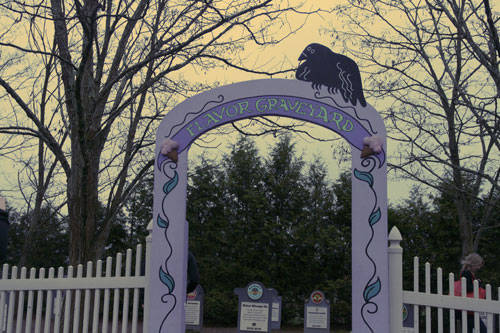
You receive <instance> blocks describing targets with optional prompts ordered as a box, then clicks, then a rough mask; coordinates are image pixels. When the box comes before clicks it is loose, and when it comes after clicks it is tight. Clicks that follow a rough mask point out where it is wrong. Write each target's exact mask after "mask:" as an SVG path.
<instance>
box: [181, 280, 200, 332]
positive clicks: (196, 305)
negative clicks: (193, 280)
mask: <svg viewBox="0 0 500 333" xmlns="http://www.w3.org/2000/svg"><path fill="white" fill-rule="evenodd" d="M204 295H205V293H204V291H203V288H202V287H201V286H200V285H197V286H196V289H195V290H193V291H192V292H190V293H189V294H187V295H186V303H184V311H185V323H186V329H187V330H191V331H198V332H200V331H201V328H202V327H203V298H204Z"/></svg>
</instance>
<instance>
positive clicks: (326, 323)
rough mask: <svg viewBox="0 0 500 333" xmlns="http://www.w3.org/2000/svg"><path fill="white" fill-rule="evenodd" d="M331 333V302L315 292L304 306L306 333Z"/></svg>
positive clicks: (317, 291)
mask: <svg viewBox="0 0 500 333" xmlns="http://www.w3.org/2000/svg"><path fill="white" fill-rule="evenodd" d="M323 332H325V333H329V332H330V302H329V301H328V300H327V299H326V298H325V294H323V292H321V291H319V290H315V291H313V292H312V293H311V296H309V299H307V300H306V302H305V305H304V333H323Z"/></svg>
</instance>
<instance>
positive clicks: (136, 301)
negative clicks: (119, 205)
mask: <svg viewBox="0 0 500 333" xmlns="http://www.w3.org/2000/svg"><path fill="white" fill-rule="evenodd" d="M401 240H402V238H401V234H400V233H399V231H398V230H397V228H393V230H392V231H391V233H390V234H389V279H390V300H391V302H390V303H391V305H390V306H391V309H390V313H391V318H390V320H391V333H401V332H420V331H421V330H420V327H419V320H418V319H419V318H421V317H425V332H426V333H430V332H438V333H442V332H444V329H445V328H447V330H448V329H449V332H450V333H460V332H462V333H466V332H467V330H466V329H467V323H466V322H463V323H461V329H460V330H458V327H456V325H455V324H456V321H455V310H461V313H462V318H463V320H464V321H466V320H467V315H466V314H467V311H474V312H475V315H474V322H475V326H476V327H479V320H481V318H480V314H481V313H484V314H485V316H484V322H485V324H486V326H487V330H488V333H492V332H495V333H498V332H499V331H498V330H496V331H494V330H493V329H494V314H499V313H500V301H499V300H498V295H499V294H500V288H498V291H497V300H493V296H492V288H491V286H490V285H487V286H486V299H478V298H477V297H476V298H467V297H456V296H453V295H454V290H453V287H454V276H453V274H449V275H448V279H447V280H446V281H444V280H443V273H442V270H441V268H437V270H436V271H437V274H436V275H437V281H436V282H435V284H434V286H435V290H436V292H434V293H432V292H431V289H432V288H431V287H432V285H431V265H430V264H429V263H425V283H424V284H425V290H424V291H420V290H419V276H420V268H419V267H420V265H419V259H418V258H415V259H414V278H413V286H414V287H413V290H412V291H406V290H403V249H402V248H401V246H400V242H401ZM150 249H151V236H149V237H148V238H147V242H146V253H145V256H144V257H145V260H143V258H142V246H140V245H139V246H137V249H136V252H135V255H132V250H128V251H127V253H126V256H125V266H124V267H123V258H122V254H118V255H117V256H116V258H115V260H114V261H113V260H112V258H110V257H108V258H107V260H106V263H105V266H104V267H103V262H102V261H100V260H99V261H97V263H96V265H95V269H94V265H93V263H92V262H89V263H87V266H86V270H85V273H84V269H83V268H84V267H83V266H82V265H78V266H77V267H76V275H75V274H74V273H75V270H74V269H73V267H71V266H69V267H67V269H66V270H64V269H63V268H62V267H60V268H59V269H58V271H57V276H56V275H55V270H54V268H50V269H48V275H47V274H46V273H47V270H46V269H44V268H41V269H39V270H38V273H37V271H36V270H35V269H34V268H33V269H31V270H30V271H29V276H27V273H28V272H27V269H26V268H25V267H23V268H21V269H20V270H18V268H17V267H15V266H14V267H9V266H8V265H6V264H5V265H3V269H2V275H1V279H0V332H1V333H3V332H8V333H11V332H16V333H21V332H30V333H31V332H35V333H40V332H44V333H52V332H54V333H59V332H62V333H69V332H72V333H79V332H82V333H88V332H92V333H98V332H99V333H101V332H102V333H108V332H110V333H118V332H121V333H125V332H132V333H146V332H147V326H146V325H147V320H145V318H148V301H147V296H148V281H149V257H150V254H151V250H150ZM143 263H144V265H143ZM132 266H134V272H133V273H132ZM143 268H144V269H143ZM113 272H114V274H113ZM443 281H444V282H445V283H446V282H447V283H448V290H449V291H448V294H444V293H443V290H444V289H443ZM465 285H466V284H465V283H462V289H463V290H462V295H465V294H466V293H465ZM474 288H475V295H478V286H477V282H476V283H475V286H474ZM131 297H132V300H131ZM82 298H83V308H82V307H81V305H82ZM403 303H406V304H413V305H414V310H413V311H414V313H413V315H414V318H415V320H414V328H412V329H409V328H403V327H402V311H401V309H402V305H403ZM120 304H121V307H120ZM143 305H144V306H143ZM421 310H422V312H420V311H421ZM432 318H436V320H437V323H436V322H434V323H432ZM445 319H447V323H446V324H445ZM497 326H498V327H500V320H499V322H498V325H497ZM422 329H423V328H422ZM422 332H423V330H422ZM477 332H478V333H479V330H477Z"/></svg>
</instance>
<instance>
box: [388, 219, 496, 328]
mask: <svg viewBox="0 0 500 333" xmlns="http://www.w3.org/2000/svg"><path fill="white" fill-rule="evenodd" d="M401 240H402V237H401V234H400V232H399V230H398V229H397V228H395V227H394V228H393V229H392V230H391V233H390V234H389V276H390V277H389V279H390V299H391V333H396V332H398V333H399V332H420V331H421V330H420V327H419V326H420V324H419V319H420V318H421V313H420V310H421V308H422V310H423V311H424V312H423V313H422V315H423V316H424V317H425V332H426V333H430V332H438V333H443V332H444V330H445V328H447V329H448V330H449V332H450V333H460V332H461V333H467V312H468V311H473V312H474V327H475V332H477V333H479V321H480V320H482V321H483V323H484V324H485V326H486V328H487V332H488V333H493V332H495V333H498V332H499V329H498V328H497V329H496V330H494V314H500V300H499V297H500V288H498V290H497V298H496V300H494V299H493V295H492V287H491V285H489V284H487V285H486V288H485V289H486V299H479V285H478V282H477V281H474V298H468V297H466V283H465V278H463V279H462V283H461V285H462V290H461V295H463V296H459V297H457V296H454V295H455V290H454V282H455V276H454V275H453V273H450V274H449V275H448V278H447V279H443V271H442V269H441V268H437V269H436V281H434V287H435V289H434V290H435V292H434V293H433V292H431V290H432V289H433V288H432V282H431V264H430V263H428V262H427V263H425V272H424V273H425V281H424V289H425V290H423V291H421V290H419V285H420V283H419V277H420V264H419V258H418V257H415V258H414V261H413V290H412V291H406V290H403V288H402V285H403V249H402V248H401V246H400V242H401ZM443 282H444V283H447V284H448V288H447V289H448V293H447V294H445V293H444V289H443ZM402 303H405V304H413V308H414V309H413V318H414V327H413V328H412V329H411V328H410V329H407V328H403V327H402V324H401V323H402V318H401V317H402V315H401V307H402ZM455 310H461V317H462V320H461V321H458V324H459V325H458V327H457V325H456V323H457V321H456V318H455ZM433 313H434V316H433ZM445 313H446V314H447V316H446V318H447V319H448V320H447V323H446V325H445V319H444V318H445V315H444V314H445ZM433 317H434V318H437V322H435V323H434V325H433V323H432V318H433ZM460 326H461V328H460ZM497 327H500V319H498V325H497ZM422 332H423V330H422Z"/></svg>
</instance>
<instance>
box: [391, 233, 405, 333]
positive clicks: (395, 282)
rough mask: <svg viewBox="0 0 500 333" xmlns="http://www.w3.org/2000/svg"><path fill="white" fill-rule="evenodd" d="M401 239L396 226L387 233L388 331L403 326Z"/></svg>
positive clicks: (394, 332)
mask: <svg viewBox="0 0 500 333" xmlns="http://www.w3.org/2000/svg"><path fill="white" fill-rule="evenodd" d="M402 240H403V238H402V237H401V233H400V232H399V230H398V228H396V227H392V229H391V232H390V233H389V251H388V253H389V302H390V312H389V313H390V330H391V332H390V333H400V332H401V330H402V328H403V313H402V312H403V248H402V247H401V246H400V242H401V241H402Z"/></svg>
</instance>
